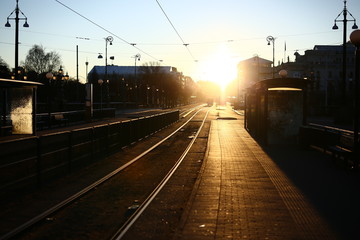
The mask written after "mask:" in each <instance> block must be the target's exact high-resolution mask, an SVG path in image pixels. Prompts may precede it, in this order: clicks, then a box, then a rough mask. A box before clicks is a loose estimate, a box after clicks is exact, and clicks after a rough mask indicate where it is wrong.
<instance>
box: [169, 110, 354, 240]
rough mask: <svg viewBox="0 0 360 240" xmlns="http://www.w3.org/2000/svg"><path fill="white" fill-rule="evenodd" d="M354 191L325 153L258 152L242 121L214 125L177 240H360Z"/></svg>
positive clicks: (280, 148) (351, 181) (350, 180)
mask: <svg viewBox="0 0 360 240" xmlns="http://www.w3.org/2000/svg"><path fill="white" fill-rule="evenodd" d="M221 114H222V115H226V116H225V117H224V118H223V119H231V116H233V114H234V113H229V111H227V112H226V111H225V110H224V111H220V115H221ZM220 117H221V116H220ZM219 119H221V118H219ZM358 187H359V176H358V175H356V174H351V173H350V174H349V173H346V172H345V171H344V170H343V169H339V168H338V167H336V166H335V165H334V163H332V162H331V161H330V158H329V157H328V156H326V155H324V154H323V153H319V152H316V151H311V150H304V149H300V148H299V147H297V146H268V147H262V146H260V145H259V144H258V143H257V142H256V141H255V140H254V139H253V138H252V137H251V136H250V135H249V133H248V132H247V131H246V130H245V129H244V127H243V121H242V120H213V121H212V122H211V129H210V136H209V142H208V152H207V157H206V159H205V160H204V163H203V166H202V170H201V175H200V177H199V178H198V180H197V183H196V184H195V188H194V189H193V192H192V195H191V201H190V204H188V207H187V208H186V209H185V214H183V217H182V219H181V223H180V226H179V228H178V230H177V231H176V233H175V238H174V239H177V240H180V239H184V240H185V239H192V240H205V239H360V238H359V236H360V234H359V233H358V230H356V229H359V226H360V221H359V218H358V217H359V212H360V211H359V206H358V204H357V203H358V201H359V199H360V198H359V197H360V196H359V193H358V191H357V190H356V189H357V188H358Z"/></svg>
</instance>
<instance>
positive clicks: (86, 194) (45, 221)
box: [1, 109, 207, 239]
mask: <svg viewBox="0 0 360 240" xmlns="http://www.w3.org/2000/svg"><path fill="white" fill-rule="evenodd" d="M203 111H204V110H202V109H199V110H197V111H196V112H195V113H193V114H192V116H191V117H189V119H188V120H187V121H186V122H185V123H184V124H182V125H181V126H180V127H178V128H177V129H176V130H175V131H173V132H172V133H171V134H169V135H168V136H167V137H164V138H163V139H162V140H160V141H159V142H158V143H156V144H154V145H153V146H152V147H150V148H148V149H147V150H145V151H143V152H142V153H141V154H139V155H138V156H136V157H135V158H133V159H132V160H130V161H129V162H127V163H125V164H123V165H121V166H120V167H119V168H117V169H116V170H114V171H112V172H111V173H109V174H107V175H106V176H105V177H103V178H101V179H99V180H98V181H96V182H94V183H93V184H90V185H89V186H87V187H85V188H83V189H82V190H81V191H79V192H77V193H76V194H74V195H72V196H70V197H68V198H67V199H65V200H63V201H61V202H60V203H59V204H57V205H55V206H53V207H51V208H49V209H48V210H46V211H44V212H43V213H41V214H39V215H37V216H35V217H34V218H32V219H31V220H29V221H27V222H26V223H24V224H22V225H21V226H19V227H17V228H15V229H14V230H13V231H10V232H9V233H7V234H5V235H4V236H2V237H1V239H11V238H15V239H38V238H39V236H41V231H43V232H52V231H53V232H57V230H56V229H59V227H54V228H52V227H51V226H48V225H54V224H53V223H55V224H56V222H58V219H62V218H63V217H64V215H69V216H71V214H67V213H66V214H64V213H62V212H63V211H64V209H70V210H65V212H66V211H69V212H71V211H73V210H74V209H75V208H76V206H75V207H74V205H79V204H78V203H81V202H82V201H85V200H83V199H85V198H91V195H92V194H93V193H94V192H96V193H97V194H98V195H100V196H98V197H97V198H99V197H100V198H101V195H102V194H103V197H105V196H106V194H104V192H102V191H103V190H99V189H101V188H102V186H103V185H105V183H106V184H107V183H108V182H111V181H112V182H114V181H115V180H114V178H115V176H119V175H123V174H119V173H120V172H122V173H123V172H128V173H130V175H131V174H132V173H134V172H133V171H135V172H137V171H139V168H140V169H141V168H143V170H144V169H145V173H140V172H138V173H139V175H146V174H147V173H146V172H147V171H150V169H147V166H149V165H148V164H149V163H145V164H144V165H142V164H140V163H139V162H140V159H144V158H146V159H147V160H142V161H147V162H149V161H154V159H158V158H160V157H159V156H161V155H164V151H169V146H170V145H174V143H175V144H176V147H175V149H174V150H171V149H170V151H173V154H169V155H173V156H175V155H179V154H180V155H181V156H180V157H179V158H177V160H176V161H174V162H175V166H178V165H179V164H180V163H181V161H182V160H180V159H181V158H183V157H184V156H185V155H186V154H187V152H188V151H189V149H190V148H191V145H192V144H193V143H194V141H195V139H196V137H197V136H198V134H199V132H200V130H199V129H201V127H202V125H203V123H204V121H205V119H206V116H207V113H206V114H205V117H204V118H203V121H202V124H199V120H196V118H198V116H199V115H201V114H204V113H203ZM190 112H192V111H190ZM199 125H200V126H199ZM195 130H196V131H195ZM194 132H196V135H195V136H194V135H193V133H194ZM189 134H190V135H191V139H190V138H188V136H189ZM175 135H180V136H175ZM178 138H179V139H182V140H177V139H178ZM185 138H188V139H187V140H186V141H184V139H185ZM179 141H180V142H179ZM189 142H190V143H189ZM185 143H186V144H185ZM180 145H181V146H183V145H184V146H187V147H186V148H185V150H184V151H180V150H179V148H180ZM155 150H156V151H160V152H158V153H155V152H156V151H155ZM161 151H162V152H161ZM165 160H166V157H165ZM162 161H164V160H162ZM160 162H161V161H160ZM168 162H172V161H168ZM133 165H139V166H138V168H137V169H138V170H128V168H129V167H130V166H133ZM160 165H161V164H160ZM163 165H168V164H163ZM176 168H177V167H174V166H173V167H171V171H170V172H174V171H175V170H176ZM155 169H156V168H155ZM157 170H159V169H157ZM166 171H168V170H166ZM159 172H165V170H161V171H160V170H159ZM124 175H125V174H124ZM171 175H172V173H167V174H166V177H165V178H164V179H169V178H170V177H171ZM148 178H150V179H151V176H148ZM157 178H159V177H157ZM161 178H162V177H161ZM134 179H137V180H138V179H139V178H138V176H136V177H135V178H134ZM134 179H131V178H130V179H128V180H121V181H123V183H124V184H125V185H127V184H128V186H126V187H124V189H123V190H121V191H120V192H122V193H123V194H126V193H127V192H129V191H128V190H129V189H131V185H129V183H130V182H131V181H132V180H134ZM164 179H162V180H161V181H160V184H159V185H156V184H150V185H151V186H154V185H156V187H155V190H151V191H150V190H145V191H144V192H143V193H140V194H137V195H139V196H140V197H139V198H135V197H133V196H129V199H131V198H134V199H137V200H138V201H139V202H141V204H140V207H139V208H138V209H145V208H144V206H146V205H148V204H147V203H146V202H151V199H153V198H154V196H156V192H159V191H160V190H161V188H162V187H159V186H160V185H165V184H166V182H167V181H168V180H164ZM116 181H120V180H116ZM107 188H108V190H105V192H106V191H108V193H111V191H112V190H111V189H112V188H111V187H107ZM140 189H141V184H140V188H138V189H137V190H135V192H137V191H140ZM149 191H150V192H151V194H150V195H149ZM99 192H100V193H99ZM101 192H102V193H101ZM120 195H121V194H120ZM135 195H136V194H135ZM147 195H149V196H153V197H147V198H146V197H145V196H147ZM105 198H106V197H105ZM123 198H124V201H122V202H127V203H128V204H129V203H130V200H126V199H125V198H126V197H123ZM95 199H96V198H95ZM145 199H146V200H145ZM93 202H94V203H95V205H94V206H95V207H90V206H88V207H87V209H97V208H98V207H96V200H93ZM127 206H128V205H125V207H124V205H123V206H122V207H121V211H120V210H119V207H115V208H117V209H118V212H122V213H120V214H118V215H119V216H124V215H125V218H124V219H125V220H128V221H129V219H134V217H131V218H128V217H129V209H127ZM85 209H86V208H85ZM100 209H101V207H100ZM100 209H99V210H100ZM124 209H125V212H124V211H123V210H124ZM81 211H82V210H80V212H81ZM84 211H86V210H84ZM100 211H101V210H100ZM139 211H143V210H138V211H136V213H134V215H132V216H137V214H138V212H139ZM75 212H76V210H75ZM59 214H60V215H59ZM91 217H92V216H88V218H91ZM135 218H136V217H135ZM54 219H56V220H55V221H54ZM64 219H66V218H64ZM128 221H126V225H127V226H129V224H128ZM49 222H50V223H51V224H49ZM101 224H102V223H99V224H98V225H101ZM44 225H45V226H44ZM63 228H64V225H62V227H60V229H63ZM126 228H127V227H126ZM120 229H124V226H123V227H122V228H120ZM37 231H40V233H36V232H37ZM74 232H76V230H74ZM116 232H117V234H115V235H114V236H112V239H120V238H118V237H119V236H121V234H122V232H123V230H117V231H116ZM119 233H120V234H119ZM62 234H64V233H62ZM69 234H70V235H72V233H69ZM74 234H75V233H74ZM76 234H77V233H76ZM76 234H75V236H76ZM96 234H97V233H90V235H92V236H96ZM99 234H100V233H99ZM83 235H86V236H87V237H86V238H88V235H87V234H84V233H83ZM68 236H69V235H66V238H69V237H68ZM63 237H65V236H62V237H60V236H58V239H62V238H63ZM100 238H101V239H103V237H100ZM106 238H107V237H106ZM51 239H56V237H54V236H52V237H51ZM73 239H78V237H75V238H73ZM94 239H98V238H96V237H95V238H94Z"/></svg>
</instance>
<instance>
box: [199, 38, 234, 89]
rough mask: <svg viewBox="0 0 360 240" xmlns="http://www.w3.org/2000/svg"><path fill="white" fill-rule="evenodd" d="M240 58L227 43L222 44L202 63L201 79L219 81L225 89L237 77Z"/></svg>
mask: <svg viewBox="0 0 360 240" xmlns="http://www.w3.org/2000/svg"><path fill="white" fill-rule="evenodd" d="M238 60H239V59H238V58H237V57H234V56H233V55H232V54H231V52H230V50H229V48H228V47H227V46H226V45H220V46H219V48H218V49H217V51H216V52H214V53H213V54H212V55H210V56H209V57H208V58H207V60H205V61H204V62H202V64H201V65H200V71H201V73H200V76H201V80H205V81H211V82H214V83H217V84H218V85H220V86H221V88H222V89H223V90H224V89H225V87H226V86H227V85H228V84H229V83H230V82H231V81H233V80H234V79H236V74H237V69H236V66H237V63H238Z"/></svg>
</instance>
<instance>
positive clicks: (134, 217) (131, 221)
mask: <svg viewBox="0 0 360 240" xmlns="http://www.w3.org/2000/svg"><path fill="white" fill-rule="evenodd" d="M200 110H201V109H200ZM200 110H198V111H197V112H196V113H195V114H194V115H193V116H192V117H191V118H190V119H189V120H188V121H187V122H189V121H190V120H192V119H193V118H194V116H195V115H196V114H197V113H198V112H199V111H200ZM208 113H209V111H207V112H206V114H205V117H204V118H203V120H202V123H201V126H200V127H199V129H198V130H197V132H196V134H195V136H194V138H193V139H192V141H191V142H190V144H189V145H188V147H187V148H186V150H185V151H184V152H183V154H182V155H181V157H180V158H179V159H178V160H177V162H176V163H175V165H174V166H173V167H172V168H171V170H170V171H169V172H168V174H167V175H166V176H165V177H164V179H163V180H162V181H161V182H160V183H159V184H158V186H157V187H156V188H155V189H154V191H153V192H152V193H151V194H150V195H149V196H148V198H147V199H146V200H145V201H144V202H143V203H142V204H141V205H140V206H139V208H138V209H137V210H136V212H135V213H134V214H133V215H132V216H131V217H130V218H129V219H128V221H127V222H126V223H125V224H124V225H123V226H122V227H121V228H120V229H119V230H118V231H117V232H116V234H115V235H114V236H113V237H112V238H111V240H120V239H121V238H122V237H123V236H124V235H125V234H126V232H127V231H128V230H129V229H130V228H131V227H132V225H133V224H134V223H135V222H136V220H137V219H138V218H139V217H140V216H141V214H142V213H143V212H144V211H145V210H146V208H147V207H148V206H149V205H150V203H151V202H152V201H153V200H154V198H155V197H156V196H157V195H158V194H159V192H160V191H161V190H162V188H163V187H164V186H165V184H166V183H167V182H168V181H169V179H170V178H171V176H172V175H173V174H174V173H175V171H176V170H177V169H178V167H179V166H180V164H181V163H182V161H183V160H184V158H185V157H186V155H187V154H188V152H189V151H190V149H191V147H192V146H193V144H194V142H195V141H196V139H197V137H198V136H199V133H200V131H201V130H202V127H203V126H204V123H205V120H206V118H207V116H208Z"/></svg>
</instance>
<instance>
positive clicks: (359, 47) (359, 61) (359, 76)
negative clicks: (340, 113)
mask: <svg viewBox="0 0 360 240" xmlns="http://www.w3.org/2000/svg"><path fill="white" fill-rule="evenodd" d="M350 41H351V43H352V44H354V45H355V47H356V52H355V56H356V61H355V87H354V152H355V156H356V157H358V156H359V152H360V149H359V148H360V146H359V144H360V143H359V121H360V119H359V118H360V96H359V95H360V30H355V31H353V32H352V33H351V34H350Z"/></svg>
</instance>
